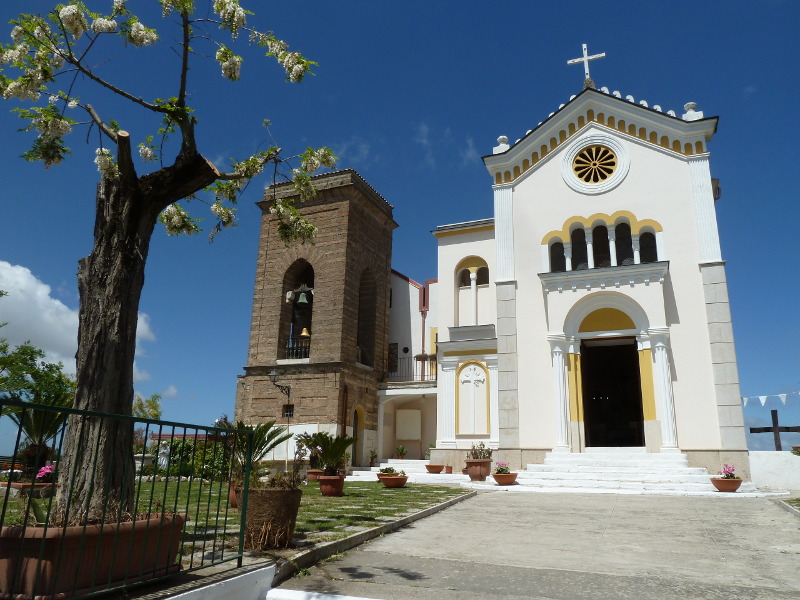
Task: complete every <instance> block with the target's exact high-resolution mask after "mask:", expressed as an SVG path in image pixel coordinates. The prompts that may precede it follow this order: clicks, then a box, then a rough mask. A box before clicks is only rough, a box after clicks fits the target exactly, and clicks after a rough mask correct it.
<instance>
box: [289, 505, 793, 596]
mask: <svg viewBox="0 0 800 600" xmlns="http://www.w3.org/2000/svg"><path fill="white" fill-rule="evenodd" d="M281 588H285V589H296V590H306V591H309V592H317V593H320V592H321V593H328V594H342V595H350V596H357V597H365V598H380V599H383V600H394V599H414V600H429V599H434V598H435V599H437V600H451V599H456V598H458V599H459V600H473V599H474V600H477V599H479V598H481V599H490V600H491V599H496V598H497V599H499V598H504V599H528V600H537V599H544V598H547V599H553V600H562V599H563V600H567V599H577V598H581V599H584V598H586V599H601V598H602V599H617V598H619V599H628V598H636V599H637V600H639V599H642V598H647V599H648V600H651V599H656V600H659V599H664V600H679V599H680V600H685V599H687V598H702V599H713V600H717V599H719V600H735V599H745V598H746V599H748V600H753V599H771V600H773V599H774V600H780V599H783V598H786V599H789V598H791V599H794V600H796V599H797V598H799V597H800V516H797V515H796V514H792V513H790V512H788V511H786V510H784V509H782V508H781V507H780V506H778V505H777V504H776V503H775V502H774V501H772V500H768V499H763V498H735V497H734V498H731V497H722V496H720V497H712V498H706V497H700V498H692V497H672V496H635V495H630V496H624V495H583V494H504V493H498V492H486V493H481V494H479V495H478V496H477V497H475V498H473V499H471V500H468V501H466V502H462V503H460V504H457V505H455V506H453V507H451V508H449V509H447V510H445V511H442V512H440V513H438V514H435V515H433V516H431V517H429V518H426V519H423V520H421V521H418V522H416V523H414V524H413V525H412V526H409V527H407V528H405V529H402V530H400V531H397V532H395V533H391V534H389V535H386V536H385V537H383V538H378V539H376V540H374V541H372V542H369V543H367V544H365V545H363V546H361V547H360V548H358V549H356V550H352V551H350V552H348V553H346V554H345V555H342V556H340V557H337V558H335V559H334V560H330V561H327V562H324V563H322V564H320V565H318V566H317V567H315V568H313V569H311V574H310V575H307V576H298V577H295V578H293V579H291V580H289V581H286V582H285V583H284V584H283V585H282V586H281ZM312 597H313V596H312Z"/></svg>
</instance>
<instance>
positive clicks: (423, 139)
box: [413, 122, 436, 167]
mask: <svg viewBox="0 0 800 600" xmlns="http://www.w3.org/2000/svg"><path fill="white" fill-rule="evenodd" d="M430 133H431V128H430V127H429V126H428V124H427V123H425V122H423V123H420V124H419V125H417V128H416V132H415V134H414V137H413V141H414V142H416V143H417V144H419V145H420V146H422V148H423V150H424V153H423V158H424V159H425V164H427V165H428V166H429V167H435V166H436V159H435V158H434V157H433V148H432V146H431V138H430Z"/></svg>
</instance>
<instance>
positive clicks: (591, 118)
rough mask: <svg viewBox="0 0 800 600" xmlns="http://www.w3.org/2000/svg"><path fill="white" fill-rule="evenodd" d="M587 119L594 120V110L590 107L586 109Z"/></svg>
mask: <svg viewBox="0 0 800 600" xmlns="http://www.w3.org/2000/svg"><path fill="white" fill-rule="evenodd" d="M586 121H587V122H588V121H594V111H593V110H591V109H589V110H587V111H586Z"/></svg>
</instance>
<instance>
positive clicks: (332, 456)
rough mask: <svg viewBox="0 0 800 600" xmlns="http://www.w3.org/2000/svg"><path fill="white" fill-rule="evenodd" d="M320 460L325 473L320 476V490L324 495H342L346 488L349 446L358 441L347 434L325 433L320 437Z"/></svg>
mask: <svg viewBox="0 0 800 600" xmlns="http://www.w3.org/2000/svg"><path fill="white" fill-rule="evenodd" d="M318 441H319V448H320V461H321V462H322V468H323V470H324V473H323V474H322V475H320V476H319V491H320V493H321V494H322V495H323V496H341V495H342V493H343V490H344V475H341V474H340V472H339V470H340V469H344V467H345V465H346V461H347V456H348V454H347V448H349V447H350V445H351V444H352V443H353V442H355V441H356V439H355V438H352V437H349V436H346V435H337V436H332V435H331V434H329V433H324V434H322V435H320V437H319V440H318Z"/></svg>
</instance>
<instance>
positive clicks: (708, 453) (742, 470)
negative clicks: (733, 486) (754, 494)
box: [681, 450, 750, 481]
mask: <svg viewBox="0 0 800 600" xmlns="http://www.w3.org/2000/svg"><path fill="white" fill-rule="evenodd" d="M681 451H682V452H683V453H684V454H686V460H687V461H688V462H689V466H690V467H705V468H706V469H707V470H708V472H709V474H710V475H716V474H717V473H718V472H719V471H721V470H722V465H726V464H727V465H733V466H735V467H736V474H737V475H738V476H739V477H741V478H742V479H744V480H745V481H750V454H749V452H748V451H747V450H681Z"/></svg>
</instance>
